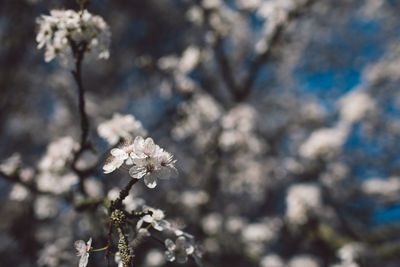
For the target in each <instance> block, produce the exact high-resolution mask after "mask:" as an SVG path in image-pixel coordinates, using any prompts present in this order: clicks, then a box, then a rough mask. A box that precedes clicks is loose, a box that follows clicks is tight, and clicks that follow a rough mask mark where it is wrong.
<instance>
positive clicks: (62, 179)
mask: <svg viewBox="0 0 400 267" xmlns="http://www.w3.org/2000/svg"><path fill="white" fill-rule="evenodd" d="M78 181H79V179H78V176H76V175H75V174H74V173H72V172H69V173H66V174H63V175H58V174H55V173H50V172H42V173H40V174H39V175H38V176H37V186H38V189H40V190H42V191H46V192H52V193H54V194H64V193H66V192H68V191H69V190H70V189H71V187H72V186H73V185H75V184H77V183H78Z"/></svg>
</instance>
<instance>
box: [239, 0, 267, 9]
mask: <svg viewBox="0 0 400 267" xmlns="http://www.w3.org/2000/svg"><path fill="white" fill-rule="evenodd" d="M261 2H262V1H261V0H236V5H237V6H238V8H239V9H244V10H255V9H256V8H257V7H258V6H259V5H260V3H261Z"/></svg>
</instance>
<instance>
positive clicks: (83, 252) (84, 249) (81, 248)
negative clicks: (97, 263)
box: [74, 238, 92, 267]
mask: <svg viewBox="0 0 400 267" xmlns="http://www.w3.org/2000/svg"><path fill="white" fill-rule="evenodd" d="M74 247H75V249H76V250H77V253H76V255H77V256H78V257H81V258H80V259H79V267H86V266H87V264H88V261H89V251H90V248H91V247H92V238H89V241H88V242H87V243H86V244H85V241H83V240H78V241H75V244H74Z"/></svg>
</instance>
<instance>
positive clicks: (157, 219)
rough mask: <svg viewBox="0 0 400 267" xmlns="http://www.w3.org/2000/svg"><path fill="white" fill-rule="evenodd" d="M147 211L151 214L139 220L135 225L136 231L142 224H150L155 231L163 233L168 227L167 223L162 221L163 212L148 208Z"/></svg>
mask: <svg viewBox="0 0 400 267" xmlns="http://www.w3.org/2000/svg"><path fill="white" fill-rule="evenodd" d="M148 211H150V212H151V215H149V214H146V215H145V216H143V218H141V219H140V220H139V221H138V222H137V225H136V229H139V228H140V227H141V226H142V225H143V222H146V223H150V224H151V226H152V227H153V228H154V229H156V230H157V231H163V230H164V229H165V228H167V227H169V223H168V222H167V221H166V220H164V217H165V215H164V212H163V211H162V210H160V209H153V208H149V209H148Z"/></svg>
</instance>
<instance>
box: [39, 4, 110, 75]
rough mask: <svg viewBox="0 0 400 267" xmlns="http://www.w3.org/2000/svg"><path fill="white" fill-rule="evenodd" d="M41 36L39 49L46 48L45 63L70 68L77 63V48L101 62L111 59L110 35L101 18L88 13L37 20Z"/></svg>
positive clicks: (57, 14) (52, 14)
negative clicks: (75, 60)
mask: <svg viewBox="0 0 400 267" xmlns="http://www.w3.org/2000/svg"><path fill="white" fill-rule="evenodd" d="M37 23H38V24H39V32H38V34H37V36H36V41H37V42H38V48H39V49H41V48H43V47H45V48H46V52H45V61H46V62H49V61H51V60H53V59H54V58H56V59H57V60H58V61H59V62H60V63H61V65H63V66H65V67H68V68H71V67H72V66H73V63H74V51H73V48H72V47H73V46H74V47H82V48H84V49H85V50H84V51H85V52H87V53H89V55H95V56H97V57H98V58H100V59H107V58H108V57H109V51H108V47H109V45H110V39H111V33H110V30H109V27H108V25H107V24H106V23H105V21H104V20H103V18H101V17H100V16H94V15H92V14H91V13H89V12H88V11H87V10H83V11H80V12H76V11H74V10H52V11H50V16H47V15H42V16H41V17H40V18H38V19H37Z"/></svg>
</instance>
